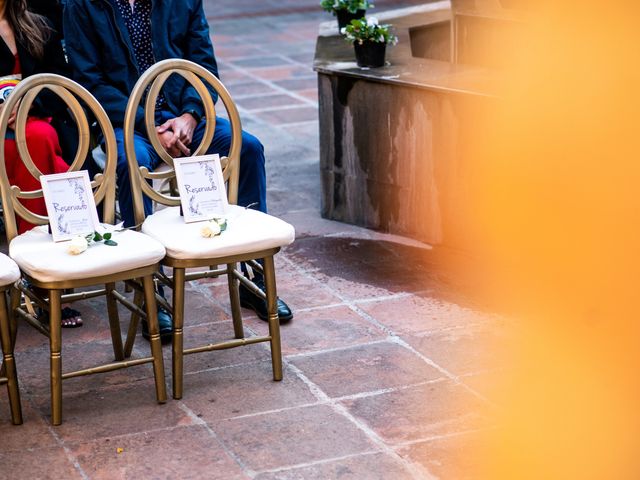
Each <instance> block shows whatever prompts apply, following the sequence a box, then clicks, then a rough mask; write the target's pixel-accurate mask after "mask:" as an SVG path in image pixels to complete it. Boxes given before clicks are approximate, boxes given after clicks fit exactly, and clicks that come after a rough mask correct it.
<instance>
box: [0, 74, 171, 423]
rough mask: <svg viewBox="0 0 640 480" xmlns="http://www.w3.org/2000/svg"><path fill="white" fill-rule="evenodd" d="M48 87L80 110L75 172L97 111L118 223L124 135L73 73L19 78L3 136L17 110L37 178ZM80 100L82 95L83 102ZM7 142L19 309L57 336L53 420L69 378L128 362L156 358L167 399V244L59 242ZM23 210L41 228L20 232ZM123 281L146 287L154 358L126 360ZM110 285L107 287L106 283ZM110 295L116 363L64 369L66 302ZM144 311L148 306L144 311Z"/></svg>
mask: <svg viewBox="0 0 640 480" xmlns="http://www.w3.org/2000/svg"><path fill="white" fill-rule="evenodd" d="M43 89H47V90H50V91H52V92H53V93H55V94H57V96H58V97H60V98H61V99H62V100H63V101H64V102H65V103H66V105H67V106H68V108H69V110H70V111H71V112H72V114H73V116H74V118H75V121H76V124H77V126H78V132H79V140H80V141H79V146H78V151H77V152H76V156H75V159H74V161H73V163H72V164H71V166H70V167H69V171H75V170H80V169H81V168H82V164H83V162H84V160H85V158H86V157H87V151H88V148H89V144H90V134H89V125H88V122H87V117H86V115H85V111H84V110H83V106H82V104H81V103H80V101H81V102H83V104H84V106H85V107H86V108H87V109H88V110H90V111H91V112H92V113H93V114H94V115H95V117H96V119H97V121H98V124H99V126H100V129H101V130H102V133H103V135H104V140H105V144H106V164H105V169H104V172H103V173H101V174H98V175H95V176H94V178H93V179H91V186H92V189H93V195H94V198H95V202H96V205H98V206H99V208H101V211H102V215H103V217H102V218H103V222H104V223H105V224H113V221H114V214H115V171H116V161H117V152H116V139H115V134H114V131H113V127H112V125H111V122H110V121H109V118H108V117H107V115H106V113H105V111H104V110H103V108H102V107H101V106H100V104H99V103H98V101H97V100H96V99H95V98H94V97H93V96H92V95H91V94H90V93H89V92H88V91H87V90H85V89H84V88H83V87H81V86H80V85H78V84H77V83H75V82H73V81H72V80H69V79H67V78H64V77H61V76H59V75H53V74H39V75H34V76H31V77H29V78H27V79H25V80H23V81H22V82H20V83H19V84H18V86H17V87H16V88H15V90H14V91H13V93H12V94H11V95H10V96H9V98H8V100H7V102H6V103H5V104H4V108H3V109H2V112H1V113H0V138H4V137H5V134H6V131H7V128H8V126H7V121H8V118H9V115H10V113H11V112H12V111H13V110H14V108H17V110H16V123H15V134H16V146H17V150H18V152H19V156H20V158H21V160H22V162H23V163H24V165H25V167H26V168H27V169H28V171H29V172H30V173H31V175H33V176H34V177H35V178H40V176H41V175H42V172H40V171H39V170H38V168H37V167H36V165H35V164H34V162H33V160H32V159H31V156H30V154H29V151H28V149H27V144H26V134H25V131H26V122H27V117H28V112H29V109H30V107H31V105H32V103H33V101H34V100H35V98H36V96H37V95H38V94H39V93H40V92H41V91H42V90H43ZM79 100H80V101H79ZM4 148H5V147H4V142H0V187H1V191H2V203H3V206H4V220H5V226H6V232H7V239H8V241H9V256H10V257H11V258H12V259H13V260H14V261H15V262H16V263H17V264H18V266H19V267H20V270H21V273H22V277H23V278H24V279H25V280H26V282H23V283H18V286H19V289H20V290H21V291H22V293H23V294H24V296H25V302H24V304H20V302H19V297H18V301H17V302H15V304H14V305H12V307H13V311H14V313H15V314H16V315H17V316H18V317H19V318H21V319H24V320H25V321H26V322H27V323H29V324H30V325H32V326H33V327H35V328H36V329H37V330H39V331H40V332H41V333H43V334H44V335H46V336H47V337H49V347H50V367H51V368H50V381H51V420H52V423H53V424H54V425H59V424H60V423H61V422H62V380H63V379H67V378H72V377H77V376H82V375H89V374H93V373H102V372H109V371H113V370H116V369H120V368H125V367H131V366H134V365H140V364H144V363H152V364H153V373H154V377H155V390H156V398H157V400H158V402H159V403H164V402H165V401H166V386H165V383H164V364H163V358H162V347H161V344H160V335H159V330H158V321H157V312H156V304H155V295H154V282H153V274H154V272H156V271H157V270H158V268H159V261H160V260H161V259H162V258H163V257H164V255H165V250H164V247H163V246H162V245H161V244H160V243H159V242H157V241H155V240H153V239H152V238H149V237H147V236H145V235H143V234H142V233H139V232H134V231H130V230H125V231H122V232H120V233H117V234H114V240H116V241H117V243H118V246H115V247H113V246H106V245H100V244H98V245H95V246H91V247H89V248H88V249H87V250H86V251H85V252H84V253H82V254H80V255H70V254H69V253H67V251H66V248H67V247H66V245H65V243H66V242H58V243H54V242H53V240H52V238H51V235H50V233H49V232H48V229H47V226H46V225H47V224H48V217H47V216H42V215H38V214H36V213H34V212H33V211H31V210H29V209H28V208H27V207H26V206H25V204H24V203H23V200H25V199H34V198H42V197H43V193H42V189H38V190H34V191H26V192H23V191H21V190H20V188H19V187H18V186H16V185H11V183H10V181H9V178H8V177H7V169H6V166H5V154H4V153H5V152H4ZM16 215H17V216H19V217H20V218H23V219H24V220H26V221H27V222H30V223H32V224H35V225H39V226H38V227H35V228H33V229H32V230H29V231H27V232H25V233H23V234H21V235H18V234H17V224H16ZM118 281H133V282H134V283H135V284H136V285H137V286H138V287H139V288H141V289H142V290H143V291H144V297H145V300H146V306H147V312H146V315H147V318H148V321H149V330H150V334H151V356H150V357H145V358H139V359H132V360H125V356H124V350H123V345H122V336H121V332H120V321H119V319H118V308H117V304H118V302H120V303H121V304H123V305H124V306H125V307H127V308H129V309H131V310H136V309H139V307H137V306H135V305H134V304H133V303H132V302H130V301H129V300H128V299H127V298H126V297H125V296H123V295H122V294H120V293H119V292H118V291H117V290H116V288H115V285H116V282H118ZM91 286H100V287H101V288H98V289H95V290H91V291H78V292H75V293H66V294H65V293H64V292H65V290H69V289H71V290H73V289H81V288H85V287H91ZM102 286H103V287H102ZM100 295H105V296H106V301H107V313H108V317H109V326H110V331H111V339H112V343H113V352H114V356H115V361H113V362H110V363H107V364H103V365H99V366H95V367H92V368H86V369H82V370H78V371H73V372H66V373H63V372H62V355H61V350H62V333H61V323H60V322H61V303H62V302H73V301H76V300H81V299H86V298H94V297H97V296H100ZM33 304H36V305H38V306H39V307H40V308H42V309H43V310H45V311H47V312H48V316H49V323H48V325H46V324H44V323H42V322H41V321H39V319H38V318H36V317H35V315H34V311H33V306H32V305H33ZM141 313H142V312H141Z"/></svg>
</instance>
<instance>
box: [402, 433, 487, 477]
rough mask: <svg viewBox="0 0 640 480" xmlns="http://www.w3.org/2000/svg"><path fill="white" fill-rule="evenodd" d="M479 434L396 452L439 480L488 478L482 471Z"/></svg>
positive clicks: (425, 443) (464, 435) (440, 440)
mask: <svg viewBox="0 0 640 480" xmlns="http://www.w3.org/2000/svg"><path fill="white" fill-rule="evenodd" d="M482 438H483V437H482V435H480V434H478V433H465V434H461V435H453V436H450V437H444V438H438V439H435V440H430V441H427V442H420V443H416V444H414V445H410V446H406V447H401V448H398V449H397V452H398V454H400V455H401V456H402V457H404V458H406V459H407V460H410V461H411V462H413V463H414V465H416V466H419V467H421V468H422V469H423V471H424V472H425V474H426V473H427V472H428V473H429V474H431V475H433V476H434V477H435V478H439V479H442V480H448V479H456V480H476V479H481V478H488V477H486V476H484V475H483V474H482V473H481V472H482V469H483V455H482V453H481V451H482V449H483V444H482Z"/></svg>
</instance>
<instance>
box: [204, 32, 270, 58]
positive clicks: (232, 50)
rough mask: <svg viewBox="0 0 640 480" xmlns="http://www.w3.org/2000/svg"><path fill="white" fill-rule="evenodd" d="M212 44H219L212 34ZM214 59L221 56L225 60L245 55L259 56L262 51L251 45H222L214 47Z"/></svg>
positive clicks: (244, 56)
mask: <svg viewBox="0 0 640 480" xmlns="http://www.w3.org/2000/svg"><path fill="white" fill-rule="evenodd" d="M213 41H214V45H219V43H218V42H217V38H215V35H214V40H213ZM215 53H216V59H217V58H221V59H224V60H225V61H231V60H236V59H240V58H246V57H259V56H260V55H261V54H262V53H263V52H262V50H261V49H260V48H258V47H254V46H251V45H246V44H242V45H224V44H223V46H221V47H218V48H216V49H215Z"/></svg>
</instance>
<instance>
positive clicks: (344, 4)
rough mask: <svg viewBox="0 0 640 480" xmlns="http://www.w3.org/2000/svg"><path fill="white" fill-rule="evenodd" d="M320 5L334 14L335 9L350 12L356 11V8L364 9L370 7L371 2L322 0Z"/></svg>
mask: <svg viewBox="0 0 640 480" xmlns="http://www.w3.org/2000/svg"><path fill="white" fill-rule="evenodd" d="M320 6H321V7H322V8H323V9H324V10H326V11H327V12H333V13H334V15H335V12H336V10H349V11H350V12H351V13H356V12H357V11H358V10H366V9H368V8H372V7H373V3H370V2H369V1H368V0H322V1H321V2H320Z"/></svg>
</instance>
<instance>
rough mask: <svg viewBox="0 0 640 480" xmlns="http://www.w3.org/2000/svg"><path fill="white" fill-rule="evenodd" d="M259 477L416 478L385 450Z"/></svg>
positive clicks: (285, 479)
mask: <svg viewBox="0 0 640 480" xmlns="http://www.w3.org/2000/svg"><path fill="white" fill-rule="evenodd" d="M255 478H256V480H305V479H311V478H317V479H330V478H339V479H340V480H362V479H366V480H389V479H393V480H408V479H413V478H415V477H414V476H413V475H412V474H411V473H410V472H409V471H407V468H406V467H405V466H403V465H402V464H401V463H400V462H398V461H397V460H396V459H395V458H393V457H391V456H390V455H388V454H385V453H371V454H364V455H357V456H354V457H349V458H344V459H340V460H336V461H329V462H325V463H319V464H316V465H311V466H308V467H300V468H292V469H290V470H281V471H278V472H273V473H262V474H260V475H258V476H256V477H255Z"/></svg>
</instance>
